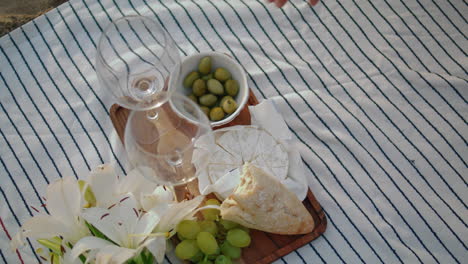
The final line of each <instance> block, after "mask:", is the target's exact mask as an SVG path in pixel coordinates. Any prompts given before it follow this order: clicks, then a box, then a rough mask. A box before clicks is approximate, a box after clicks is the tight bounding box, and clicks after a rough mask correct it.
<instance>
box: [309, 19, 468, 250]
mask: <svg viewBox="0 0 468 264" xmlns="http://www.w3.org/2000/svg"><path fill="white" fill-rule="evenodd" d="M309 28H310V27H309ZM311 30H312V29H311ZM426 202H427V201H426ZM431 209H433V208H432V207H431ZM434 213H436V214H437V215H438V216H439V217H440V215H439V214H438V213H437V212H436V211H435V210H434ZM440 218H441V220H442V221H443V222H444V223H445V224H446V225H447V227H448V228H449V229H450V230H451V231H452V233H453V234H454V236H455V237H456V238H457V239H459V237H458V236H457V235H456V233H455V232H453V230H452V229H451V227H450V225H448V224H447V223H446V222H445V220H443V219H442V217H440ZM463 223H464V222H463ZM464 224H465V223H464ZM465 225H466V224H465ZM459 241H460V243H462V244H463V245H464V243H463V242H461V240H460V239H459ZM464 246H465V245H464ZM465 248H466V246H465Z"/></svg>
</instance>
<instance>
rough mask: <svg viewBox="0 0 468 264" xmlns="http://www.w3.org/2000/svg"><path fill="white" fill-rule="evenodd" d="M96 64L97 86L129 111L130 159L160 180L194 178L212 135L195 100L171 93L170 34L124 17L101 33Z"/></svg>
mask: <svg viewBox="0 0 468 264" xmlns="http://www.w3.org/2000/svg"><path fill="white" fill-rule="evenodd" d="M96 65H97V67H96V70H97V76H98V79H99V81H100V83H101V85H102V86H103V87H105V88H106V89H107V90H108V91H110V93H111V94H112V95H113V96H114V97H115V98H116V100H117V102H118V104H120V105H121V106H124V107H126V108H128V109H130V110H133V111H131V112H130V114H129V116H128V119H127V124H126V126H125V134H124V141H125V142H124V143H125V148H126V151H127V156H128V159H129V161H130V164H131V165H132V166H133V167H134V168H136V169H138V170H140V172H141V173H142V174H143V175H144V176H145V177H146V178H148V179H149V180H151V181H153V182H156V183H159V184H162V185H168V186H174V185H180V184H184V183H187V182H189V181H191V180H193V179H195V178H196V177H197V176H198V173H199V172H200V171H201V170H203V169H205V168H204V167H205V166H206V164H207V163H208V158H209V155H210V148H212V144H214V143H213V142H214V139H213V134H212V130H211V126H210V122H209V120H208V118H207V116H206V115H205V114H204V113H203V111H201V109H200V108H199V107H198V105H196V104H195V103H194V102H193V101H191V100H190V99H189V98H188V97H186V96H184V95H180V94H175V93H173V91H174V90H176V89H175V83H176V82H177V80H178V78H179V73H180V56H179V52H178V49H177V47H176V45H175V43H174V41H173V40H172V38H171V37H170V35H169V34H168V33H167V32H166V31H165V30H164V29H163V28H162V27H161V26H160V25H159V24H158V23H157V22H156V21H153V20H152V19H149V18H146V17H142V16H127V17H122V18H120V19H118V20H116V21H114V22H112V23H111V24H110V25H109V26H108V27H107V28H106V29H105V31H104V32H103V34H102V36H101V38H100V40H99V46H98V51H97V58H96ZM205 160H206V162H205Z"/></svg>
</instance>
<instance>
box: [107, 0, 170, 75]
mask: <svg viewBox="0 0 468 264" xmlns="http://www.w3.org/2000/svg"><path fill="white" fill-rule="evenodd" d="M112 2H113V3H114V5H115V6H116V7H117V10H119V12H120V14H122V16H124V15H125V14H124V13H123V12H122V10H121V9H120V6H119V5H118V4H117V3H116V2H115V1H114V0H112ZM130 6H131V7H132V8H133V10H134V11H135V12H136V13H137V14H138V15H140V16H141V14H140V12H138V10H136V9H135V7H134V6H133V4H132V3H131V2H130ZM142 23H143V25H144V27H145V29H146V31H147V32H148V33H149V35H150V36H151V37H152V38H153V40H154V41H155V42H156V43H158V44H159V45H161V43H160V42H159V40H158V39H157V38H156V37H155V36H154V34H153V32H151V30H150V29H149V28H148V27H147V26H146V24H145V22H144V21H142ZM127 24H128V26H129V27H130V29H131V30H132V32H133V34H135V36H136V37H137V39H138V40H139V41H140V42H141V44H143V47H145V49H147V50H148V51H149V52H150V53H151V54H153V56H154V57H156V58H158V59H160V58H159V56H158V55H156V54H155V53H154V52H153V51H152V50H151V49H150V48H149V47H148V46H147V45H146V43H145V42H144V41H143V40H142V39H141V38H140V34H141V32H140V34H137V32H136V30H135V29H134V28H133V26H132V25H131V24H130V23H129V22H128V21H127ZM119 33H120V31H119ZM121 36H122V34H121ZM122 38H123V36H122ZM127 46H128V45H127ZM128 47H129V49H131V48H130V46H128ZM131 51H132V52H133V49H131ZM133 53H135V52H133ZM151 65H152V66H154V68H155V69H156V70H157V71H158V72H159V73H161V75H164V74H163V73H162V72H161V71H160V70H159V68H158V67H156V66H155V65H154V64H152V63H151ZM162 66H163V67H164V69H165V70H166V71H167V72H169V69H167V68H166V65H164V64H163V65H162Z"/></svg>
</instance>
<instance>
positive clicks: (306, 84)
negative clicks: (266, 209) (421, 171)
mask: <svg viewBox="0 0 468 264" xmlns="http://www.w3.org/2000/svg"><path fill="white" fill-rule="evenodd" d="M242 2H243V1H242ZM243 3H244V2H243ZM244 5H245V3H244ZM246 7H247V8H249V6H247V5H246ZM249 10H250V11H251V13H252V15H253V16H254V18H255V20H256V21H257V24H258V25H259V26H260V28H261V29H262V30H263V32H264V33H265V35H266V36H267V37H268V39H269V40H270V42H271V43H272V44H273V45H274V46H275V48H276V49H277V51H278V52H279V53H280V54H281V55H282V57H283V59H284V60H285V61H286V62H287V63H288V64H290V65H291V66H292V67H293V68H294V69H295V70H296V73H297V74H298V75H299V76H300V77H301V79H302V81H303V82H304V84H305V86H309V85H308V83H307V82H306V81H305V80H304V78H303V76H302V75H301V74H300V72H299V71H298V70H297V68H295V67H294V66H293V65H292V63H291V62H290V61H289V60H288V59H287V58H286V57H285V56H284V54H283V53H282V52H281V51H280V49H279V48H278V47H277V46H276V44H275V43H274V42H273V40H272V39H271V38H270V37H269V35H268V34H267V33H266V32H265V29H264V28H263V26H262V25H261V24H260V22H259V21H258V19H257V17H256V16H255V14H254V12H253V11H252V10H251V9H250V8H249ZM274 24H275V25H276V23H274ZM281 33H282V32H281ZM282 34H283V33H282ZM283 36H284V34H283ZM288 42H289V41H288ZM289 44H290V45H291V43H289ZM291 48H292V49H293V50H294V51H295V49H294V47H292V45H291ZM260 49H262V48H261V47H260ZM262 51H263V49H262ZM264 53H265V56H268V54H266V52H264ZM296 54H297V52H296ZM298 56H299V54H298ZM299 57H300V56H299ZM306 63H307V62H306ZM273 64H275V63H274V62H273ZM275 66H277V65H276V64H275ZM309 67H310V66H309ZM278 68H279V67H278ZM311 70H312V71H313V69H312V68H311ZM313 72H314V73H315V71H313ZM290 86H291V85H290ZM291 87H292V86H291ZM292 88H293V90H294V91H295V92H296V93H297V94H298V95H299V96H300V97H301V98H302V99H303V101H304V102H305V103H306V104H307V105H308V106H309V108H310V109H311V110H312V107H311V106H310V105H309V104H308V103H307V101H306V100H305V98H303V97H302V95H301V94H300V93H298V92H297V91H296V90H295V89H294V87H292ZM311 90H312V92H313V93H314V94H315V95H316V96H317V97H318V98H319V99H320V101H321V102H322V103H324V104H325V105H326V106H327V107H328V108H329V109H330V111H331V112H332V113H333V114H334V115H335V116H336V117H337V118H338V119H339V120H340V122H341V123H342V124H343V126H345V128H346V129H347V131H348V132H349V133H350V135H351V136H352V138H353V139H355V140H356V138H355V136H354V135H353V134H352V133H351V131H350V130H349V129H348V128H347V127H346V125H345V124H344V122H343V121H342V120H341V119H340V118H339V117H338V116H337V115H336V113H335V112H334V111H333V110H332V109H331V108H330V107H329V106H328V105H327V104H326V103H325V102H324V101H323V100H322V99H321V98H320V97H319V96H318V95H317V94H316V92H315V91H313V89H311ZM312 111H313V110H312ZM325 126H327V125H326V124H325ZM327 127H328V126H327ZM329 130H330V131H331V129H329ZM331 133H333V132H331ZM338 141H340V139H338ZM356 141H357V140H356ZM340 143H341V144H342V145H343V146H344V147H345V148H346V149H347V150H348V151H349V152H350V153H351V150H349V148H348V147H347V146H346V145H345V144H344V143H343V142H341V141H340ZM358 143H359V145H360V146H361V147H362V148H364V146H363V145H362V144H361V143H360V142H359V141H358ZM364 149H365V148H364ZM365 151H366V152H367V153H368V154H369V156H370V157H372V158H373V159H374V161H375V162H376V163H377V164H378V165H379V167H380V168H381V169H382V170H383V171H384V172H385V174H386V175H387V176H388V177H389V178H390V179H391V177H390V175H389V174H388V173H387V172H386V171H385V169H384V168H383V167H382V166H381V165H380V164H379V163H378V161H377V160H376V159H375V158H374V157H373V155H372V154H371V153H369V151H368V150H367V149H365ZM351 155H352V156H353V157H354V154H352V153H351ZM355 159H356V161H357V162H358V163H359V164H360V166H361V167H362V168H363V169H364V171H366V169H365V168H364V166H363V165H362V164H361V163H360V162H359V161H358V159H357V158H355ZM366 173H367V171H366ZM368 175H369V178H370V179H371V181H372V182H373V183H374V184H375V185H376V186H377V188H378V189H379V191H380V192H382V194H383V195H384V197H385V198H386V199H387V200H388V202H389V203H390V204H391V205H392V207H393V208H394V209H395V210H396V212H397V213H398V215H399V216H400V217H401V218H402V219H403V221H405V223H406V224H407V225H408V227H409V228H410V229H411V230H412V228H411V226H409V224H408V223H407V222H406V220H405V219H404V218H403V216H402V215H401V213H400V212H399V210H398V209H397V208H396V207H395V206H394V204H393V203H392V202H391V200H390V199H389V198H388V197H387V195H386V194H385V193H384V192H383V190H382V189H381V188H380V186H379V185H378V184H377V183H376V182H375V181H374V179H373V178H372V177H371V176H370V174H368ZM391 180H392V179H391ZM392 181H393V180H392ZM366 196H367V195H366ZM369 200H370V201H371V202H372V199H370V197H369ZM374 207H375V208H376V209H377V207H376V205H375V204H374ZM377 211H378V212H380V211H379V210H378V209H377ZM381 216H382V217H383V215H382V214H381ZM389 225H390V224H389ZM390 226H391V228H392V230H393V231H394V233H395V234H396V236H397V237H398V239H399V240H400V242H402V244H403V245H405V246H406V247H407V249H408V250H410V251H411V252H412V253H413V254H414V255H415V256H416V257H417V258H418V259H419V256H418V255H416V253H415V252H414V251H413V250H412V249H411V248H410V247H408V246H407V245H406V243H404V242H403V240H402V239H401V237H400V236H399V234H398V233H397V232H396V230H395V229H394V228H393V226H392V225H390ZM412 231H413V230H412ZM413 234H414V235H415V236H416V237H418V236H417V235H416V233H415V232H414V231H413ZM418 240H419V241H420V242H421V243H422V241H421V240H420V239H419V237H418ZM426 250H427V248H426ZM427 252H428V253H429V254H431V253H430V251H429V250H427ZM419 261H420V262H422V261H421V259H419Z"/></svg>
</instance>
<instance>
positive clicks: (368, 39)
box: [301, 0, 466, 226]
mask: <svg viewBox="0 0 468 264" xmlns="http://www.w3.org/2000/svg"><path fill="white" fill-rule="evenodd" d="M353 2H354V0H353ZM340 5H341V4H340ZM358 8H359V7H358ZM343 9H344V8H343ZM344 11H345V12H346V13H347V11H346V10H345V9H344ZM361 12H362V10H361ZM362 13H363V15H364V16H366V15H365V13H364V12H362ZM348 15H349V14H348ZM366 18H367V16H366ZM358 27H359V26H358ZM359 28H360V27H359ZM376 30H377V29H376ZM361 32H362V29H361ZM362 33H363V34H364V35H365V36H366V38H367V35H366V34H365V32H362ZM379 33H380V32H379ZM301 38H302V37H301ZM368 40H369V39H368ZM369 42H370V43H371V45H373V46H374V44H373V43H372V42H371V41H370V40H369ZM388 44H389V45H390V43H388ZM374 48H376V47H375V46H374ZM376 49H377V48H376ZM309 50H310V51H311V52H313V50H312V49H311V48H310V47H309ZM379 52H380V51H379ZM314 54H315V53H314ZM381 54H382V55H383V56H384V57H386V56H385V54H383V53H381ZM316 57H317V56H316ZM317 59H318V60H320V59H319V58H318V57H317ZM388 60H389V61H390V62H391V60H390V59H388ZM391 63H392V62H391ZM392 64H393V63H392ZM322 65H323V64H322ZM395 68H396V69H397V70H398V68H397V67H396V66H395ZM402 76H403V75H402ZM403 78H404V76H403ZM405 79H406V78H405ZM408 83H409V81H408ZM411 87H412V88H413V89H414V87H413V86H412V85H411ZM343 89H344V87H343ZM414 90H415V91H416V92H417V89H414ZM417 93H418V92H417ZM418 94H419V93H418ZM405 99H406V98H405ZM424 100H425V99H424ZM353 101H354V100H353ZM338 102H339V101H338ZM427 103H428V104H429V102H427ZM340 104H341V102H340ZM356 104H357V103H356ZM429 105H430V104H429ZM430 106H431V107H433V106H432V105H430ZM415 110H416V109H415ZM353 116H354V115H353ZM356 120H357V121H358V122H360V121H359V119H356ZM449 124H450V123H449ZM363 126H364V125H363ZM366 130H367V129H366ZM455 131H456V130H455ZM444 139H445V138H444ZM462 139H463V138H462ZM389 140H390V139H389ZM374 141H375V140H374ZM376 144H377V143H376ZM379 149H380V146H379ZM454 152H455V153H456V154H457V155H458V153H457V152H456V151H455V150H454ZM382 153H383V154H384V155H386V154H385V152H384V151H383V150H382ZM402 154H403V153H402ZM403 155H404V154H403ZM404 156H405V155H404ZM458 156H459V155H458ZM459 157H460V156H459ZM405 159H406V160H407V161H408V163H409V164H411V166H413V168H415V169H416V170H417V171H418V174H419V175H420V176H421V178H422V179H423V180H424V181H425V182H426V183H427V184H428V185H429V187H430V188H431V190H433V191H434V193H435V194H436V195H437V196H438V197H439V198H440V199H441V200H442V201H443V202H444V204H445V205H446V206H447V207H448V208H449V209H450V210H451V211H452V212H453V213H454V214H455V215H456V216H457V218H458V219H459V220H460V221H461V222H463V220H462V219H461V217H460V216H459V215H458V214H457V213H456V212H455V210H453V208H452V207H451V206H450V205H449V204H448V203H447V202H446V201H445V200H444V199H442V198H441V197H440V195H439V194H438V193H437V192H436V191H435V190H434V188H433V187H432V185H431V184H429V182H428V181H427V180H426V178H425V177H423V175H422V174H421V173H420V172H419V170H418V169H417V167H416V166H415V165H414V164H413V162H411V161H410V160H409V159H408V158H407V157H406V156H405ZM460 159H461V160H462V162H463V163H464V161H463V159H462V158H461V157H460ZM392 164H393V162H392ZM464 164H465V165H466V163H464ZM395 168H396V167H395ZM397 169H398V168H397ZM400 173H401V172H400ZM405 178H406V177H405ZM413 188H414V187H413ZM416 191H417V190H416ZM465 226H466V224H465Z"/></svg>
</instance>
